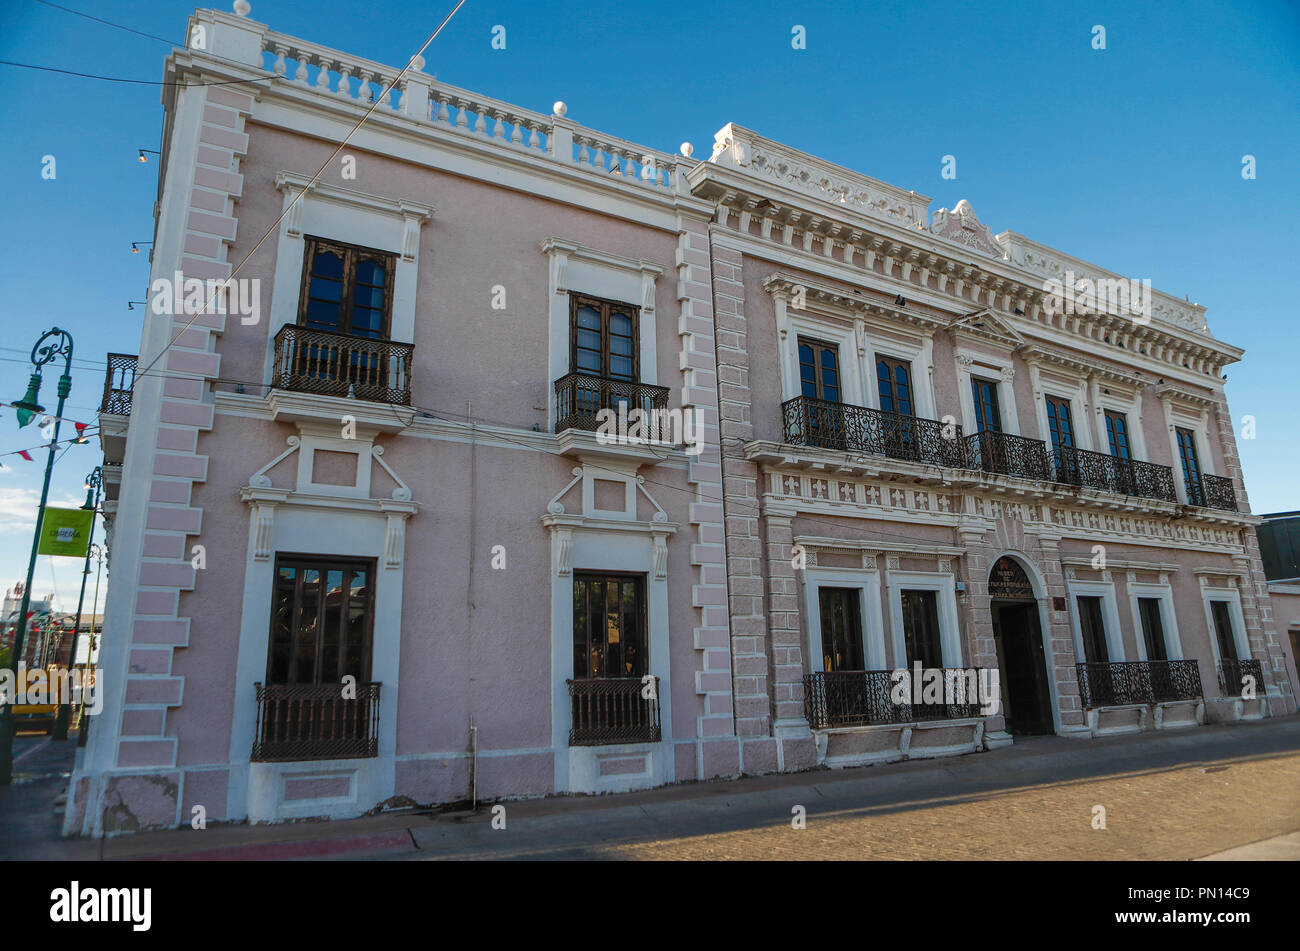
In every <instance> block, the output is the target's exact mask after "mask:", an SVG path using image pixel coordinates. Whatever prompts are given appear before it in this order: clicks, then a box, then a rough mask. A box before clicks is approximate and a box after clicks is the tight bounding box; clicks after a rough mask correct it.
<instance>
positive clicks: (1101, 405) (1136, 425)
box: [1096, 389, 1200, 462]
mask: <svg viewBox="0 0 1300 951" xmlns="http://www.w3.org/2000/svg"><path fill="white" fill-rule="evenodd" d="M1106 410H1111V411H1113V412H1116V413H1120V414H1122V415H1123V417H1124V424H1125V426H1127V427H1128V451H1129V458H1130V459H1132V460H1133V461H1135V462H1147V461H1149V460H1150V456H1148V455H1147V438H1146V433H1145V431H1144V430H1145V427H1144V426H1143V424H1142V394H1141V393H1136V394H1134V396H1133V398H1132V399H1124V398H1123V397H1121V396H1116V395H1115V394H1114V393H1110V394H1107V393H1102V392H1101V390H1100V389H1098V391H1097V434H1096V438H1097V452H1100V453H1102V454H1103V455H1107V456H1109V455H1110V441H1109V440H1108V439H1107V438H1106ZM1197 451H1198V452H1199V451H1200V450H1199V448H1198V450H1197Z"/></svg>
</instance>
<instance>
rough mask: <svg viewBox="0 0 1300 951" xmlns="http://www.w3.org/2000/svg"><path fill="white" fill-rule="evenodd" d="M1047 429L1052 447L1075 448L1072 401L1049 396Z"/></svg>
mask: <svg viewBox="0 0 1300 951" xmlns="http://www.w3.org/2000/svg"><path fill="white" fill-rule="evenodd" d="M1047 430H1048V433H1049V434H1050V435H1051V438H1052V448H1054V449H1072V448H1074V423H1073V421H1072V420H1071V418H1070V401H1069V400H1063V399H1061V398H1060V397H1059V396H1049V397H1047Z"/></svg>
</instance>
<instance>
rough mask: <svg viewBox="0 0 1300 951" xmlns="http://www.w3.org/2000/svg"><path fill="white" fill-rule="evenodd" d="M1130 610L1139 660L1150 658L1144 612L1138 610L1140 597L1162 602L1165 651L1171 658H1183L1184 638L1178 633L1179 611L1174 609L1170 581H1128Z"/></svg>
mask: <svg viewBox="0 0 1300 951" xmlns="http://www.w3.org/2000/svg"><path fill="white" fill-rule="evenodd" d="M1127 587H1128V598H1129V610H1130V613H1131V614H1132V616H1133V636H1134V642H1135V643H1136V645H1137V655H1138V660H1150V659H1151V658H1149V657H1147V643H1146V636H1145V635H1144V634H1143V631H1142V614H1141V612H1140V611H1139V610H1138V599H1139V598H1155V599H1157V600H1158V601H1159V602H1160V626H1161V627H1163V628H1164V635H1165V653H1166V654H1167V655H1168V656H1169V659H1170V660H1182V659H1183V640H1182V637H1181V635H1179V633H1178V613H1177V611H1175V610H1174V589H1173V586H1172V585H1170V584H1169V583H1168V582H1165V583H1163V584H1152V583H1150V582H1142V581H1130V582H1128V585H1127Z"/></svg>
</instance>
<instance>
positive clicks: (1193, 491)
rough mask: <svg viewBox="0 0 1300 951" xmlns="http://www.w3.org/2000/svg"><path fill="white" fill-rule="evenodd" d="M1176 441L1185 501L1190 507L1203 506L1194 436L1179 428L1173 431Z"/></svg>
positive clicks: (1203, 488) (1203, 497) (1189, 431)
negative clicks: (1185, 496) (1184, 487)
mask: <svg viewBox="0 0 1300 951" xmlns="http://www.w3.org/2000/svg"><path fill="white" fill-rule="evenodd" d="M1174 435H1175V437H1176V438H1177V440H1178V461H1179V462H1180V463H1182V466H1183V484H1184V485H1185V486H1186V488H1187V501H1188V503H1189V504H1191V505H1204V504H1205V487H1204V485H1203V484H1202V483H1201V461H1200V459H1198V458H1197V455H1196V436H1195V435H1194V434H1193V433H1192V431H1191V430H1190V429H1183V428H1182V427H1181V426H1179V427H1177V428H1176V429H1175V430H1174Z"/></svg>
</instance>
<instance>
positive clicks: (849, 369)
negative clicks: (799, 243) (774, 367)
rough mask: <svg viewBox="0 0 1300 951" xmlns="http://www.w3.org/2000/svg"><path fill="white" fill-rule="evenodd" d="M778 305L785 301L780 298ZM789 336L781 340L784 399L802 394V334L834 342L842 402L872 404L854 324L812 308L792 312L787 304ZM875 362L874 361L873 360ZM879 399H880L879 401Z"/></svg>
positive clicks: (817, 339)
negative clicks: (843, 321) (800, 361)
mask: <svg viewBox="0 0 1300 951" xmlns="http://www.w3.org/2000/svg"><path fill="white" fill-rule="evenodd" d="M777 304H778V305H781V304H783V302H782V301H780V300H778V301H777ZM785 325H786V326H785V329H786V330H787V331H788V332H787V333H786V334H785V339H784V340H783V341H781V342H780V346H781V350H782V356H783V358H784V359H782V361H781V367H782V378H781V391H782V396H781V398H782V400H791V399H794V398H795V397H796V396H799V395H801V394H802V392H803V389H802V386H801V384H800V379H799V338H800V337H806V338H809V339H811V340H816V341H819V342H821V343H829V344H834V346H835V348H836V351H837V353H838V360H839V374H840V402H841V403H847V404H849V405H852V406H869V405H872V404H869V403H866V402H864V400H866V399H867V396H866V395H865V394H864V393H863V381H862V374H863V368H862V356H861V354H859V353H858V341H857V335H856V334H855V333H854V329H853V326H852V325H843V324H842V322H840V321H835V322H832V321H831V320H829V319H826V318H820V317H818V316H817V315H816V314H813V313H811V312H810V311H800V312H798V313H797V314H794V313H790V309H789V307H788V306H787V307H786V318H785ZM873 365H874V364H873ZM877 402H878V401H877Z"/></svg>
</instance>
